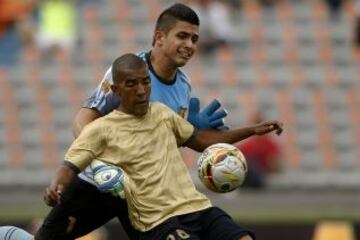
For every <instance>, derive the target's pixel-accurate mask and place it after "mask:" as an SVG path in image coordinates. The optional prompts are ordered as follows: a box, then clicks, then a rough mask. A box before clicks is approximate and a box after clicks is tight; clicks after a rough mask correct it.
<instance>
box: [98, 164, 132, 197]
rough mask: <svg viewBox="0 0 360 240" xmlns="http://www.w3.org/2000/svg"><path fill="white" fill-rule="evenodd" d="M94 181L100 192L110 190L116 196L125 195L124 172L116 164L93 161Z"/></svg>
mask: <svg viewBox="0 0 360 240" xmlns="http://www.w3.org/2000/svg"><path fill="white" fill-rule="evenodd" d="M91 168H92V171H93V174H94V181H95V183H96V186H97V188H98V189H99V190H100V192H108V193H111V194H112V195H114V196H120V197H121V198H125V196H124V172H123V170H122V169H121V168H119V167H118V166H115V165H111V164H107V163H104V162H101V161H99V160H93V161H92V162H91Z"/></svg>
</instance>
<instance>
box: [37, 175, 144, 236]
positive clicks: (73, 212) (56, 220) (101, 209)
mask: <svg viewBox="0 0 360 240" xmlns="http://www.w3.org/2000/svg"><path fill="white" fill-rule="evenodd" d="M114 217H117V218H118V219H119V220H120V222H121V224H122V227H123V229H125V230H126V232H127V235H128V236H129V238H130V239H138V238H137V235H138V234H137V231H136V230H135V229H134V228H133V227H132V226H131V223H130V221H129V218H128V211H127V205H126V201H125V200H122V199H121V198H120V197H114V196H113V195H111V194H109V193H102V192H100V191H99V190H98V189H97V188H96V187H95V186H93V185H91V184H89V183H87V182H85V181H83V180H81V179H79V178H76V179H75V180H74V181H73V182H72V184H71V185H70V186H69V188H68V189H67V191H66V192H64V195H63V197H62V199H61V204H59V205H57V206H55V207H54V208H52V210H51V211H50V213H49V214H48V215H47V217H46V218H45V220H44V223H43V224H42V226H41V227H40V229H39V230H38V232H37V233H36V234H35V240H73V239H75V238H78V237H80V236H83V235H85V234H87V233H89V232H91V231H93V230H95V229H97V228H98V227H100V226H102V225H104V224H105V223H107V222H108V221H109V220H111V219H112V218H114Z"/></svg>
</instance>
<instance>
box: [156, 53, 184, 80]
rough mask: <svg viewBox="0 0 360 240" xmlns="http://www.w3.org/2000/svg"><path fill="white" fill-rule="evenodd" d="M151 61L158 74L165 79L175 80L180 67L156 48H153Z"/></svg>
mask: <svg viewBox="0 0 360 240" xmlns="http://www.w3.org/2000/svg"><path fill="white" fill-rule="evenodd" d="M150 62H151V65H152V67H153V69H154V71H155V73H156V75H158V76H159V77H161V78H162V79H163V80H165V81H169V82H172V81H174V78H175V75H176V71H177V69H178V68H177V67H176V66H174V65H173V64H171V63H170V62H169V60H168V59H167V58H166V57H165V56H164V55H162V54H159V53H158V52H157V51H156V50H155V49H153V51H151V55H150Z"/></svg>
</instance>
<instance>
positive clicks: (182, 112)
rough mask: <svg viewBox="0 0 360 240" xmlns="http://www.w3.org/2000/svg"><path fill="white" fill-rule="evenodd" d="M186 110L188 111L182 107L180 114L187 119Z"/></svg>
mask: <svg viewBox="0 0 360 240" xmlns="http://www.w3.org/2000/svg"><path fill="white" fill-rule="evenodd" d="M186 110H187V109H186V108H184V107H180V110H179V112H178V114H179V115H180V116H181V117H182V118H185V113H186Z"/></svg>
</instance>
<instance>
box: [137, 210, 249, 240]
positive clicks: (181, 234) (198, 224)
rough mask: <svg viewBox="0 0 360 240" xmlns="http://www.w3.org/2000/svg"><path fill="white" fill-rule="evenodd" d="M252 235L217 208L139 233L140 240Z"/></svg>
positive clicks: (216, 239)
mask: <svg viewBox="0 0 360 240" xmlns="http://www.w3.org/2000/svg"><path fill="white" fill-rule="evenodd" d="M245 235H250V236H251V237H252V238H253V239H255V237H254V234H253V233H252V232H251V231H249V230H247V229H245V228H243V227H241V226H239V225H238V224H236V223H235V222H234V221H233V220H232V219H231V217H230V216H229V215H228V214H226V213H225V212H224V211H223V210H221V209H220V208H217V207H211V208H208V209H205V210H203V211H199V212H195V213H190V214H185V215H181V216H176V217H172V218H170V219H168V220H167V221H165V222H164V223H162V224H160V225H159V226H157V227H155V228H153V229H151V230H150V231H147V232H144V233H140V237H139V239H140V240H182V239H187V240H196V239H197V240H199V239H206V240H238V239H239V238H240V237H242V236H245Z"/></svg>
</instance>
